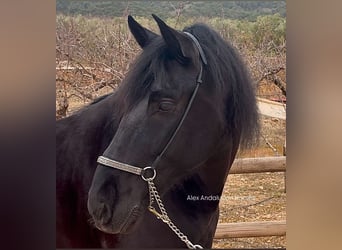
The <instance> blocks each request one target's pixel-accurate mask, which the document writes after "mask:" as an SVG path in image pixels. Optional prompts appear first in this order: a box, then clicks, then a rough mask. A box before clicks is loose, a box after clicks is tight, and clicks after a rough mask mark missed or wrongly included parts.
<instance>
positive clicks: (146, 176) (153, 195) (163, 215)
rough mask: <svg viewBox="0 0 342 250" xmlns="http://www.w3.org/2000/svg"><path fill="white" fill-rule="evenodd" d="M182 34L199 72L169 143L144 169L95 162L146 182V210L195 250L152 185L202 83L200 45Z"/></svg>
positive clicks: (102, 159)
mask: <svg viewBox="0 0 342 250" xmlns="http://www.w3.org/2000/svg"><path fill="white" fill-rule="evenodd" d="M183 33H184V34H186V35H187V36H188V37H189V38H190V39H191V40H192V41H193V42H194V44H195V45H196V47H197V49H198V52H199V54H200V58H201V62H202V63H201V65H200V71H199V74H198V76H197V79H196V87H195V89H194V90H193V92H192V94H191V97H190V100H189V103H188V105H187V107H186V109H185V111H184V113H183V115H182V118H181V119H180V121H179V123H178V125H177V127H176V129H175V130H174V132H173V134H172V136H171V137H170V139H169V141H168V142H167V144H166V146H165V147H164V149H163V151H162V152H161V153H160V154H159V155H158V156H157V157H156V159H155V160H154V161H153V163H152V164H151V166H147V167H145V168H139V167H136V166H132V165H129V164H126V163H122V162H118V161H115V160H112V159H110V158H108V157H105V156H99V157H98V159H97V162H98V163H100V164H102V165H105V166H108V167H112V168H115V169H118V170H122V171H125V172H128V173H131V174H136V175H140V176H141V178H142V179H143V180H144V181H146V182H147V183H148V188H149V196H150V205H149V207H148V209H149V210H150V212H152V213H153V214H154V215H156V216H157V218H158V219H161V220H162V221H163V222H164V223H166V224H167V225H168V226H169V227H170V228H171V229H172V231H174V232H175V234H176V235H177V236H178V237H179V238H180V239H181V240H182V241H183V242H184V243H185V244H186V245H187V247H188V248H191V249H196V248H203V247H202V246H200V245H195V244H193V243H191V241H190V240H189V239H188V238H187V236H186V235H184V234H183V233H182V232H181V231H180V230H179V229H178V228H177V227H176V225H174V224H173V222H172V221H171V219H170V218H169V217H168V215H167V212H166V210H165V208H164V205H163V203H162V201H161V199H160V196H159V194H158V192H157V189H156V187H155V185H154V183H153V180H154V178H155V177H156V174H157V172H156V166H157V164H158V162H159V161H160V159H161V157H162V156H163V155H164V153H165V152H166V151H167V149H168V148H169V146H170V145H171V143H172V142H173V140H174V138H175V137H176V134H177V133H178V131H179V129H180V128H181V126H182V125H183V123H184V120H185V118H186V117H187V115H188V113H189V110H190V108H191V106H192V104H193V101H194V99H195V97H196V94H197V91H198V88H199V86H200V84H201V83H202V74H203V65H207V59H206V57H205V55H204V52H203V49H202V47H201V45H200V43H199V42H198V40H197V38H196V37H195V36H194V35H192V34H191V33H188V32H183ZM154 201H156V203H157V205H158V207H159V209H160V211H161V212H160V213H159V212H158V211H157V210H156V209H155V208H154V207H153V206H152V204H153V202H154Z"/></svg>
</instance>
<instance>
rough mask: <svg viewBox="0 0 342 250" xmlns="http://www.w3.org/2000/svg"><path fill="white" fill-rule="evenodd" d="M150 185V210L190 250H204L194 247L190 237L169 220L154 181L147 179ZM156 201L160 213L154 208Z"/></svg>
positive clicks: (200, 247) (199, 246)
mask: <svg viewBox="0 0 342 250" xmlns="http://www.w3.org/2000/svg"><path fill="white" fill-rule="evenodd" d="M146 181H147V183H148V191H149V196H150V204H149V206H148V210H149V211H150V212H151V213H153V214H154V215H155V216H156V217H157V218H158V219H161V220H162V221H163V222H164V223H166V224H167V225H168V226H169V228H170V229H171V230H172V231H173V232H174V233H175V234H176V235H177V236H178V238H179V239H180V240H181V241H183V242H184V243H185V244H186V246H187V247H188V248H190V249H203V247H202V246H201V245H194V244H192V242H191V241H190V240H189V239H188V237H187V236H186V235H185V234H183V233H182V232H181V231H180V230H179V228H178V227H177V226H176V225H175V224H174V223H173V222H172V221H171V219H170V218H169V216H168V214H167V212H166V209H165V207H164V204H163V202H162V200H161V198H160V196H159V193H158V191H157V188H156V186H155V185H154V183H153V179H152V178H150V179H147V180H146ZM154 201H156V203H157V205H158V208H159V210H160V212H158V211H157V210H156V209H155V208H154V207H153V202H154Z"/></svg>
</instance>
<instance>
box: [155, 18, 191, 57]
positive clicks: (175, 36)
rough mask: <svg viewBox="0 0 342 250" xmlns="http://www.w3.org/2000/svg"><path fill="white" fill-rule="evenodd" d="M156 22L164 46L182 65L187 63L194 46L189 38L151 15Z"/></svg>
mask: <svg viewBox="0 0 342 250" xmlns="http://www.w3.org/2000/svg"><path fill="white" fill-rule="evenodd" d="M152 16H153V18H154V20H156V22H157V24H158V26H159V29H160V33H161V35H162V36H163V38H164V41H165V43H166V45H167V46H168V48H169V50H170V51H171V52H172V54H173V55H174V56H175V57H176V59H177V60H179V61H180V62H182V63H185V62H188V61H189V59H191V58H192V57H193V56H194V55H193V53H194V45H193V43H192V41H191V40H190V38H189V37H188V36H187V35H185V34H183V33H182V32H179V31H177V30H175V29H173V28H171V27H169V26H168V25H167V24H166V23H165V22H164V21H163V20H161V19H160V18H159V17H157V16H156V15H154V14H152Z"/></svg>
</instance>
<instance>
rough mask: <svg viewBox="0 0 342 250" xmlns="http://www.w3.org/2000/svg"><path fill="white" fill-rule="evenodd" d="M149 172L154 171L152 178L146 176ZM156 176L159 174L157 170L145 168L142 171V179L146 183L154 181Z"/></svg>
mask: <svg viewBox="0 0 342 250" xmlns="http://www.w3.org/2000/svg"><path fill="white" fill-rule="evenodd" d="M149 170H152V171H153V172H152V176H151V177H148V176H145V174H146V173H147V172H150V171H149ZM156 175H157V172H156V170H155V169H154V168H152V167H145V168H143V170H142V171H141V178H142V179H143V180H144V181H153V180H154V178H155V177H156Z"/></svg>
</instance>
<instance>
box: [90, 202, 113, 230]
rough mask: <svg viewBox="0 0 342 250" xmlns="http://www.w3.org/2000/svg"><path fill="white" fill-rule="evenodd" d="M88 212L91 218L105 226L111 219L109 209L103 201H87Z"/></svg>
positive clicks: (110, 210)
mask: <svg viewBox="0 0 342 250" xmlns="http://www.w3.org/2000/svg"><path fill="white" fill-rule="evenodd" d="M88 211H89V213H90V214H91V216H92V217H93V218H94V219H95V220H97V221H100V222H101V223H103V224H105V223H108V222H109V221H110V219H111V218H112V209H111V207H110V206H109V205H108V204H107V203H106V202H103V201H95V200H91V199H89V200H88Z"/></svg>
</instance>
